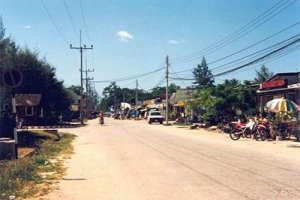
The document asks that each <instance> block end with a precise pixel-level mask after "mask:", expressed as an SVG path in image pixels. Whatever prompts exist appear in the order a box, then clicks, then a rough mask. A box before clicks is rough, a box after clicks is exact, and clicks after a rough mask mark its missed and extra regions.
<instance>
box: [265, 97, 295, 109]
mask: <svg viewBox="0 0 300 200" xmlns="http://www.w3.org/2000/svg"><path fill="white" fill-rule="evenodd" d="M264 109H265V111H268V112H275V113H277V112H299V111H300V106H298V105H297V104H296V103H294V102H293V101H291V100H288V99H284V98H278V99H273V100H271V101H269V102H267V103H266V105H265V106H264Z"/></svg>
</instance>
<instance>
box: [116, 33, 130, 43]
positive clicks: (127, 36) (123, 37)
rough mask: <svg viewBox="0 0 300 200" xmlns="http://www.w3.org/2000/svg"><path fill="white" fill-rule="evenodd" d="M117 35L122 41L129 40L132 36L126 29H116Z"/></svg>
mask: <svg viewBox="0 0 300 200" xmlns="http://www.w3.org/2000/svg"><path fill="white" fill-rule="evenodd" d="M117 36H118V37H119V40H120V41H122V42H129V41H130V40H133V36H132V35H131V34H130V33H129V32H127V31H118V32H117Z"/></svg>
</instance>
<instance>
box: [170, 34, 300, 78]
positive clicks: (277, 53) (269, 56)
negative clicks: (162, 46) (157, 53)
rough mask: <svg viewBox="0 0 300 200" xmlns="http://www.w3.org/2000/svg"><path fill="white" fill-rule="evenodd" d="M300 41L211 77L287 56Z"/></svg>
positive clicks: (296, 48)
mask: <svg viewBox="0 0 300 200" xmlns="http://www.w3.org/2000/svg"><path fill="white" fill-rule="evenodd" d="M299 42H300V38H297V39H296V40H293V41H291V42H289V43H288V44H285V45H284V46H281V47H279V48H277V49H275V50H273V51H271V52H268V53H266V54H265V55H263V56H260V57H259V58H256V59H255V60H252V61H250V62H248V63H246V64H243V65H240V66H237V67H234V68H232V69H230V70H227V71H224V72H221V73H218V74H213V75H212V76H211V77H212V78H215V77H219V76H223V75H226V74H228V73H232V72H234V71H237V70H240V69H242V68H245V67H247V66H251V65H254V64H257V63H259V62H261V61H273V60H275V59H278V58H280V57H282V56H285V55H287V54H290V53H292V52H294V51H296V50H298V49H299V48H300V45H298V46H295V47H293V48H290V49H288V48H289V47H291V46H293V45H295V44H297V43H299ZM286 49H287V50H286ZM284 50H285V51H284ZM170 79H180V80H183V81H193V80H195V78H181V77H177V78H175V77H170Z"/></svg>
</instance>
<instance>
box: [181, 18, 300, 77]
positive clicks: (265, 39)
mask: <svg viewBox="0 0 300 200" xmlns="http://www.w3.org/2000/svg"><path fill="white" fill-rule="evenodd" d="M299 24H300V21H298V22H296V23H294V24H292V25H290V26H288V27H286V28H284V29H282V30H280V31H278V32H276V33H274V34H272V35H270V36H268V37H266V38H264V39H262V40H260V41H258V42H256V43H254V44H251V45H249V46H247V47H245V48H243V49H240V50H238V51H236V52H233V53H231V54H229V55H227V56H224V57H222V58H219V59H217V60H214V61H212V62H209V63H207V64H208V65H210V64H214V63H217V62H219V61H221V60H225V59H227V58H230V57H232V56H234V55H237V54H238V53H241V52H243V51H245V50H247V49H250V48H252V47H254V46H256V45H258V44H260V43H262V42H265V41H267V40H269V39H271V38H273V37H275V36H277V35H279V34H281V33H283V32H285V31H287V30H289V29H291V28H293V27H295V26H298V25H299ZM242 59H244V58H241V59H238V60H242ZM236 61H237V60H235V61H232V62H236ZM228 64H231V62H230V63H228ZM228 64H224V65H220V66H217V67H214V68H212V70H214V69H218V68H221V67H223V66H226V65H228ZM193 70H194V68H191V69H187V70H182V71H178V72H176V73H182V72H188V71H193Z"/></svg>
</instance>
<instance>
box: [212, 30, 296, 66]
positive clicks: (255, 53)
mask: <svg viewBox="0 0 300 200" xmlns="http://www.w3.org/2000/svg"><path fill="white" fill-rule="evenodd" d="M299 36H300V35H299V34H298V35H295V36H293V37H291V38H289V39H286V40H284V41H282V42H279V43H276V44H274V45H272V46H269V47H267V48H264V49H262V50H259V51H257V52H254V53H252V54H249V55H247V56H244V57H242V58H239V59H236V60H233V61H231V62H228V63H225V64H222V65H219V66H217V67H214V68H212V69H211V70H212V71H213V70H216V69H219V68H222V67H224V66H227V65H230V64H233V63H236V62H238V61H241V60H245V59H246V58H253V56H256V55H257V54H259V53H263V52H265V51H266V50H269V49H273V48H275V47H277V46H279V45H283V44H285V43H287V42H289V41H290V40H293V39H297V38H298V39H299ZM251 56H252V57H251Z"/></svg>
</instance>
